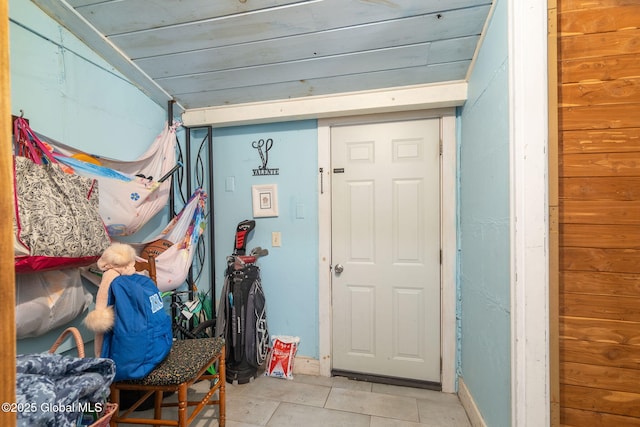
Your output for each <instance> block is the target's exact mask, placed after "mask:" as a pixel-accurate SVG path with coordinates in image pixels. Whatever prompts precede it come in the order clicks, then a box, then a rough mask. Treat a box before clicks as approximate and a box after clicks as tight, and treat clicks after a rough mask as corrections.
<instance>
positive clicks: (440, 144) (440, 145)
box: [438, 139, 442, 156]
mask: <svg viewBox="0 0 640 427" xmlns="http://www.w3.org/2000/svg"><path fill="white" fill-rule="evenodd" d="M438 145H439V150H440V155H441V156H442V139H441V140H440V143H439V144H438Z"/></svg>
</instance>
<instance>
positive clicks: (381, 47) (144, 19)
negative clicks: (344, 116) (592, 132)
mask: <svg viewBox="0 0 640 427" xmlns="http://www.w3.org/2000/svg"><path fill="white" fill-rule="evenodd" d="M32 1H33V2H34V3H35V4H37V5H38V6H39V7H40V8H41V9H43V10H44V11H45V12H46V13H48V14H49V15H50V16H52V17H53V18H54V19H56V20H57V21H58V22H60V24H61V25H63V26H64V27H66V28H67V29H69V30H70V31H71V32H72V33H74V34H75V35H76V36H78V37H79V38H80V39H81V40H83V41H84V42H85V43H87V44H88V45H89V46H90V47H92V48H93V49H94V50H95V51H96V52H98V53H100V54H101V55H102V56H103V57H104V58H105V59H106V60H107V61H109V62H110V63H111V64H113V65H114V66H115V67H116V68H118V69H119V70H120V71H121V72H122V73H123V74H124V75H125V76H126V77H128V78H129V79H130V80H131V81H133V82H134V83H135V84H137V85H138V86H139V87H140V88H141V89H142V90H144V91H145V92H146V93H147V94H148V95H149V96H151V97H152V98H153V99H155V100H156V101H157V102H159V103H162V105H164V104H165V103H166V102H167V101H168V100H170V99H173V100H175V101H176V103H177V105H178V106H179V107H180V108H182V109H184V110H188V109H194V108H206V107H216V106H222V105H231V104H243V103H251V102H260V101H272V100H279V99H291V98H299V97H308V96H313V95H329V94H335V93H344V92H352V91H362V90H373V89H385V88H392V87H399V86H407V85H418V84H431V83H441V82H451V81H460V80H465V79H466V76H467V73H468V71H469V68H470V66H471V64H472V60H473V57H474V54H475V51H476V49H477V47H478V44H479V41H480V39H481V33H482V30H483V28H484V25H485V22H486V20H487V17H488V16H489V12H490V9H491V3H492V0H304V1H300V0H260V1H258V0H188V1H175V0H144V1H142V0H107V1H105V0H67V1H61V0H32Z"/></svg>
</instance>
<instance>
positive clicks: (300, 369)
mask: <svg viewBox="0 0 640 427" xmlns="http://www.w3.org/2000/svg"><path fill="white" fill-rule="evenodd" d="M293 374H294V375H295V374H301V375H316V376H319V375H320V361H319V360H316V359H311V358H310V357H304V356H300V357H298V356H296V359H295V361H294V362H293Z"/></svg>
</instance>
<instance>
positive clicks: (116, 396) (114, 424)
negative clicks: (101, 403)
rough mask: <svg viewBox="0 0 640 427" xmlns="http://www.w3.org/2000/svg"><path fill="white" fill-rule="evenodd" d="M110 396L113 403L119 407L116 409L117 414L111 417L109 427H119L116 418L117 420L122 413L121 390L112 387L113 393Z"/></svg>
mask: <svg viewBox="0 0 640 427" xmlns="http://www.w3.org/2000/svg"><path fill="white" fill-rule="evenodd" d="M109 396H110V400H111V403H115V404H116V405H118V409H116V412H115V414H113V416H112V417H111V420H110V421H109V426H110V427H117V426H118V423H117V422H116V420H115V419H114V418H117V417H118V415H119V413H120V389H118V388H116V387H114V386H111V393H110V394H109Z"/></svg>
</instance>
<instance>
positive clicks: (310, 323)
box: [213, 120, 319, 359]
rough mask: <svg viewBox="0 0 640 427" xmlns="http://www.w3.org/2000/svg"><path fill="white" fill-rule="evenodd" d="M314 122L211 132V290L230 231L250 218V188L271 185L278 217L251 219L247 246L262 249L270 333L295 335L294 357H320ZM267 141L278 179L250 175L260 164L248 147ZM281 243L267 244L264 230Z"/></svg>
mask: <svg viewBox="0 0 640 427" xmlns="http://www.w3.org/2000/svg"><path fill="white" fill-rule="evenodd" d="M316 127H317V124H316V121H315V120H309V121H299V122H288V123H277V124H266V125H253V126H240V127H230V128H221V129H214V132H213V152H214V188H215V194H214V202H215V220H214V223H215V251H216V289H217V292H218V296H219V293H220V290H221V288H222V283H223V280H224V270H225V267H226V261H225V257H226V256H227V255H230V254H231V253H232V252H233V247H234V238H235V231H236V226H237V225H238V223H239V222H240V221H242V220H244V219H254V218H253V210H252V196H251V186H252V185H258V184H277V187H278V200H279V206H278V209H279V215H278V216H277V217H267V218H255V221H256V228H255V230H254V231H253V232H252V235H251V238H250V240H249V242H248V244H247V249H251V248H253V247H256V246H261V247H262V248H265V249H268V250H269V255H268V256H267V257H265V258H260V259H259V261H258V265H259V266H260V268H261V277H262V285H263V288H264V292H265V295H266V298H267V322H268V326H269V330H270V333H271V334H272V335H293V336H298V337H300V339H301V341H300V346H299V349H298V355H300V356H307V357H312V358H315V359H318V358H319V349H318V339H319V338H318V188H317V177H318V154H317V152H318V149H317V144H318V137H317V130H316ZM268 138H271V139H272V140H273V147H272V149H271V150H270V151H269V160H268V165H267V166H268V167H269V168H278V169H279V175H271V176H253V169H256V168H258V166H260V165H261V162H260V157H259V154H258V151H257V150H256V149H255V148H253V147H252V145H251V144H252V142H254V141H258V140H260V139H264V140H266V139H268ZM274 231H279V232H280V233H281V234H282V246H281V247H272V246H271V233H272V232H274Z"/></svg>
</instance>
